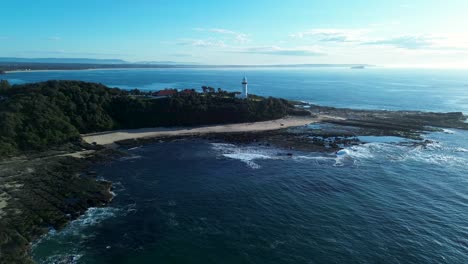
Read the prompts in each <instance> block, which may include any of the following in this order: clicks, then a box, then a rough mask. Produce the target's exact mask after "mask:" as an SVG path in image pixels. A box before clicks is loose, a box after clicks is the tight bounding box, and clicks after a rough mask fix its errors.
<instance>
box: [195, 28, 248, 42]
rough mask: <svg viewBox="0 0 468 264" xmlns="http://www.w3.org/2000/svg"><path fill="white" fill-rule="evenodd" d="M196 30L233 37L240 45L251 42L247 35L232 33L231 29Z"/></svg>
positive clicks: (197, 29)
mask: <svg viewBox="0 0 468 264" xmlns="http://www.w3.org/2000/svg"><path fill="white" fill-rule="evenodd" d="M194 30H196V31H204V32H212V33H217V34H222V35H228V36H231V37H233V39H234V40H235V41H237V42H239V43H246V42H249V41H250V39H249V38H248V35H247V34H244V33H240V32H236V31H232V30H229V29H224V28H195V29H194Z"/></svg>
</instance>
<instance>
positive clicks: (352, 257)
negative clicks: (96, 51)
mask: <svg viewBox="0 0 468 264" xmlns="http://www.w3.org/2000/svg"><path fill="white" fill-rule="evenodd" d="M241 71H242V72H241ZM244 73H245V74H246V75H247V76H248V78H249V81H250V83H251V86H250V87H251V88H250V90H251V91H252V92H253V93H258V94H264V95H266V94H270V95H273V96H279V97H287V98H291V99H300V100H305V101H311V102H315V103H320V104H323V105H335V106H342V107H360V108H370V109H417V110H434V111H463V112H465V113H468V105H467V104H468V100H467V96H468V94H467V90H468V86H466V85H467V84H468V75H466V74H464V73H463V72H452V71H441V72H438V71H411V72H405V71H400V70H383V69H372V70H363V71H356V70H355V71H351V70H347V69H297V70H289V71H285V70H280V69H275V70H265V69H255V70H240V69H224V70H189V69H184V70H173V69H171V70H135V71H129V70H122V71H119V70H115V71H114V70H112V71H81V72H78V71H73V72H37V73H17V74H7V75H6V76H7V77H8V78H12V79H16V82H30V81H38V80H46V79H51V78H52V79H81V80H87V81H100V82H103V83H105V84H108V85H113V86H119V87H123V88H133V87H139V88H145V89H159V88H161V87H166V86H167V87H169V86H175V87H178V88H186V87H199V86H201V85H202V84H208V85H212V86H215V87H218V86H220V87H226V88H228V89H231V90H233V89H237V87H239V86H240V84H239V82H240V80H241V77H242V76H243V74H244ZM314 128H315V127H314V126H310V129H314ZM425 137H426V138H427V139H430V140H434V141H435V143H433V144H430V145H429V146H427V147H421V146H411V145H405V144H400V143H399V142H400V141H401V139H397V138H383V139H382V138H373V137H367V138H365V139H366V141H369V142H370V143H369V144H366V145H362V146H356V147H351V148H348V149H347V150H346V152H345V153H344V154H343V155H339V156H336V155H325V154H320V153H303V152H295V153H294V156H293V157H287V156H284V155H278V153H284V150H281V149H276V148H273V147H265V146H257V145H230V144H224V143H223V142H212V141H204V140H182V141H175V142H165V143H164V142H163V143H155V144H151V145H147V146H144V147H140V148H135V149H131V150H127V151H129V153H131V154H132V156H131V157H130V158H123V159H121V160H118V161H115V162H111V163H109V164H104V165H102V166H99V167H98V168H96V170H97V171H98V173H99V175H100V177H103V178H105V179H109V180H112V181H113V182H114V183H115V193H116V194H117V196H116V198H115V200H114V202H113V203H112V205H111V206H110V207H108V208H93V209H91V210H89V211H88V213H87V214H86V215H84V216H83V217H81V218H80V219H78V220H77V221H75V222H73V223H72V224H70V225H69V226H68V227H67V228H65V229H64V230H62V231H61V232H54V231H51V233H50V234H49V235H48V236H46V237H45V238H43V239H42V240H41V241H40V242H39V243H36V244H35V245H34V250H33V255H34V257H35V259H36V260H37V261H38V262H39V263H63V262H59V261H61V260H64V259H65V260H67V261H69V262H68V263H421V264H422V263H460V264H463V263H468V220H467V219H468V174H467V173H466V172H467V171H468V133H467V132H465V131H459V130H446V131H445V133H443V132H438V133H432V134H428V135H425ZM65 263H67V262H65Z"/></svg>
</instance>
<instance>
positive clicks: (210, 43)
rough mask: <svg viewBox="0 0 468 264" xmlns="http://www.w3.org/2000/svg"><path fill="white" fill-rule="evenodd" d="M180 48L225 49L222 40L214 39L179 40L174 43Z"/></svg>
mask: <svg viewBox="0 0 468 264" xmlns="http://www.w3.org/2000/svg"><path fill="white" fill-rule="evenodd" d="M176 44H177V45H181V46H193V47H205V48H206V47H218V48H222V47H226V44H225V43H224V41H222V40H215V39H185V40H180V41H179V42H177V43H176Z"/></svg>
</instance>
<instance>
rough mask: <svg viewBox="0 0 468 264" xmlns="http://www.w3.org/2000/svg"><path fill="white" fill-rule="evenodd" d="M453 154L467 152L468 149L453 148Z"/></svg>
mask: <svg viewBox="0 0 468 264" xmlns="http://www.w3.org/2000/svg"><path fill="white" fill-rule="evenodd" d="M455 152H468V149H465V148H455Z"/></svg>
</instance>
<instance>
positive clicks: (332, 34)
mask: <svg viewBox="0 0 468 264" xmlns="http://www.w3.org/2000/svg"><path fill="white" fill-rule="evenodd" d="M368 32H369V30H368V29H333V28H320V29H311V30H308V31H304V32H297V33H294V34H291V35H290V37H292V38H299V39H303V38H312V39H315V40H317V41H322V42H359V41H362V39H363V37H364V35H365V34H366V33H368Z"/></svg>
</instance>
